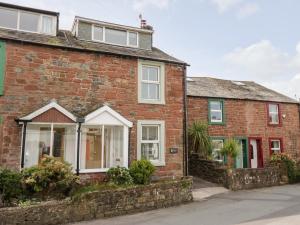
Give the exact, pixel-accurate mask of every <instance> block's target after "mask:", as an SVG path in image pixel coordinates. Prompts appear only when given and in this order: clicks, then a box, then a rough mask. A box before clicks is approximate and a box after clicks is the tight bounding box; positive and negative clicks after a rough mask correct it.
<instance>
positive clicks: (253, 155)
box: [249, 139, 258, 168]
mask: <svg viewBox="0 0 300 225" xmlns="http://www.w3.org/2000/svg"><path fill="white" fill-rule="evenodd" d="M257 149H258V143H257V140H255V139H251V140H250V148H249V153H250V164H251V168H257V166H258V158H257V155H258V154H257Z"/></svg>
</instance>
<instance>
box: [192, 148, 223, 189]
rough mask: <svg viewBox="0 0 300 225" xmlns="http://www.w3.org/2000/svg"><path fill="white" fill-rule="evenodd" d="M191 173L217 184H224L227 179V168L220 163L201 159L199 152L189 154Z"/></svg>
mask: <svg viewBox="0 0 300 225" xmlns="http://www.w3.org/2000/svg"><path fill="white" fill-rule="evenodd" d="M189 175H191V176H195V177H200V178H202V179H204V180H207V181H210V182H212V183H216V184H224V183H225V181H226V180H225V177H226V176H225V175H226V169H224V168H221V166H220V163H218V162H214V161H211V160H204V159H201V158H200V157H199V155H198V154H191V155H190V156H189Z"/></svg>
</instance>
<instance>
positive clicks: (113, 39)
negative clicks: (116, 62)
mask: <svg viewBox="0 0 300 225" xmlns="http://www.w3.org/2000/svg"><path fill="white" fill-rule="evenodd" d="M105 42H106V43H109V44H116V45H127V33H126V31H123V30H115V29H110V28H106V29H105Z"/></svg>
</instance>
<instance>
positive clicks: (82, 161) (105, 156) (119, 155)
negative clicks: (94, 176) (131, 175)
mask: <svg viewBox="0 0 300 225" xmlns="http://www.w3.org/2000/svg"><path fill="white" fill-rule="evenodd" d="M49 110H50V111H49ZM47 113H48V114H47ZM42 114H43V115H44V116H42V117H39V116H40V115H42ZM60 114H63V115H60ZM36 118H38V119H37V120H36ZM43 118H44V119H46V120H49V118H53V119H54V120H58V118H64V120H70V123H58V122H56V123H55V122H53V123H51V122H40V121H42V120H43ZM18 121H20V123H23V132H24V133H25V135H24V136H23V140H24V138H25V146H23V145H22V147H21V150H22V152H21V154H22V155H24V161H23V157H22V159H21V160H22V161H21V165H22V166H24V167H31V166H35V165H38V164H39V163H40V161H41V159H42V157H43V156H44V155H49V156H52V157H54V158H56V159H58V160H64V161H67V162H69V163H70V164H72V166H73V169H74V170H76V171H78V169H79V172H80V173H89V172H91V173H92V172H106V171H107V170H108V169H109V168H111V167H116V166H121V167H128V135H129V128H130V127H132V123H131V122H130V121H128V120H126V119H125V118H124V117H122V116H121V115H120V114H119V113H117V112H116V111H114V110H112V109H111V108H110V107H108V106H103V107H101V108H99V109H97V110H95V111H94V112H92V113H90V114H88V115H87V116H85V118H84V120H82V121H83V122H82V126H81V130H80V139H79V143H80V144H79V146H77V141H78V132H77V130H78V128H79V125H78V124H77V123H76V121H77V118H76V117H75V116H74V115H73V114H71V113H70V112H68V111H67V110H66V109H64V108H63V107H61V106H60V105H58V104H57V103H56V102H51V103H49V104H48V105H46V106H44V107H42V108H40V109H38V110H36V111H35V112H33V113H31V114H29V115H27V116H25V117H22V118H20V119H19V120H18ZM25 121H27V122H26V124H27V126H24V125H25ZM37 121H39V122H37ZM23 140H22V143H23ZM24 147H25V148H24ZM78 150H79V155H77V151H78ZM23 153H24V154H23ZM77 157H79V158H77ZM77 159H79V165H78V164H77Z"/></svg>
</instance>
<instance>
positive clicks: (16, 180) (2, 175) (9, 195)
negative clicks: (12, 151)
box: [0, 169, 22, 203]
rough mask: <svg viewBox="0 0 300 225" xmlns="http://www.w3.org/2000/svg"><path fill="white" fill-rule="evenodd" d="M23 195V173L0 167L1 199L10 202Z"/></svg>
mask: <svg viewBox="0 0 300 225" xmlns="http://www.w3.org/2000/svg"><path fill="white" fill-rule="evenodd" d="M21 195H22V185H21V173H19V172H17V171H13V170H9V169H0V196H1V201H2V202H5V203H10V202H11V201H12V199H17V198H19V197H20V196H21Z"/></svg>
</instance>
